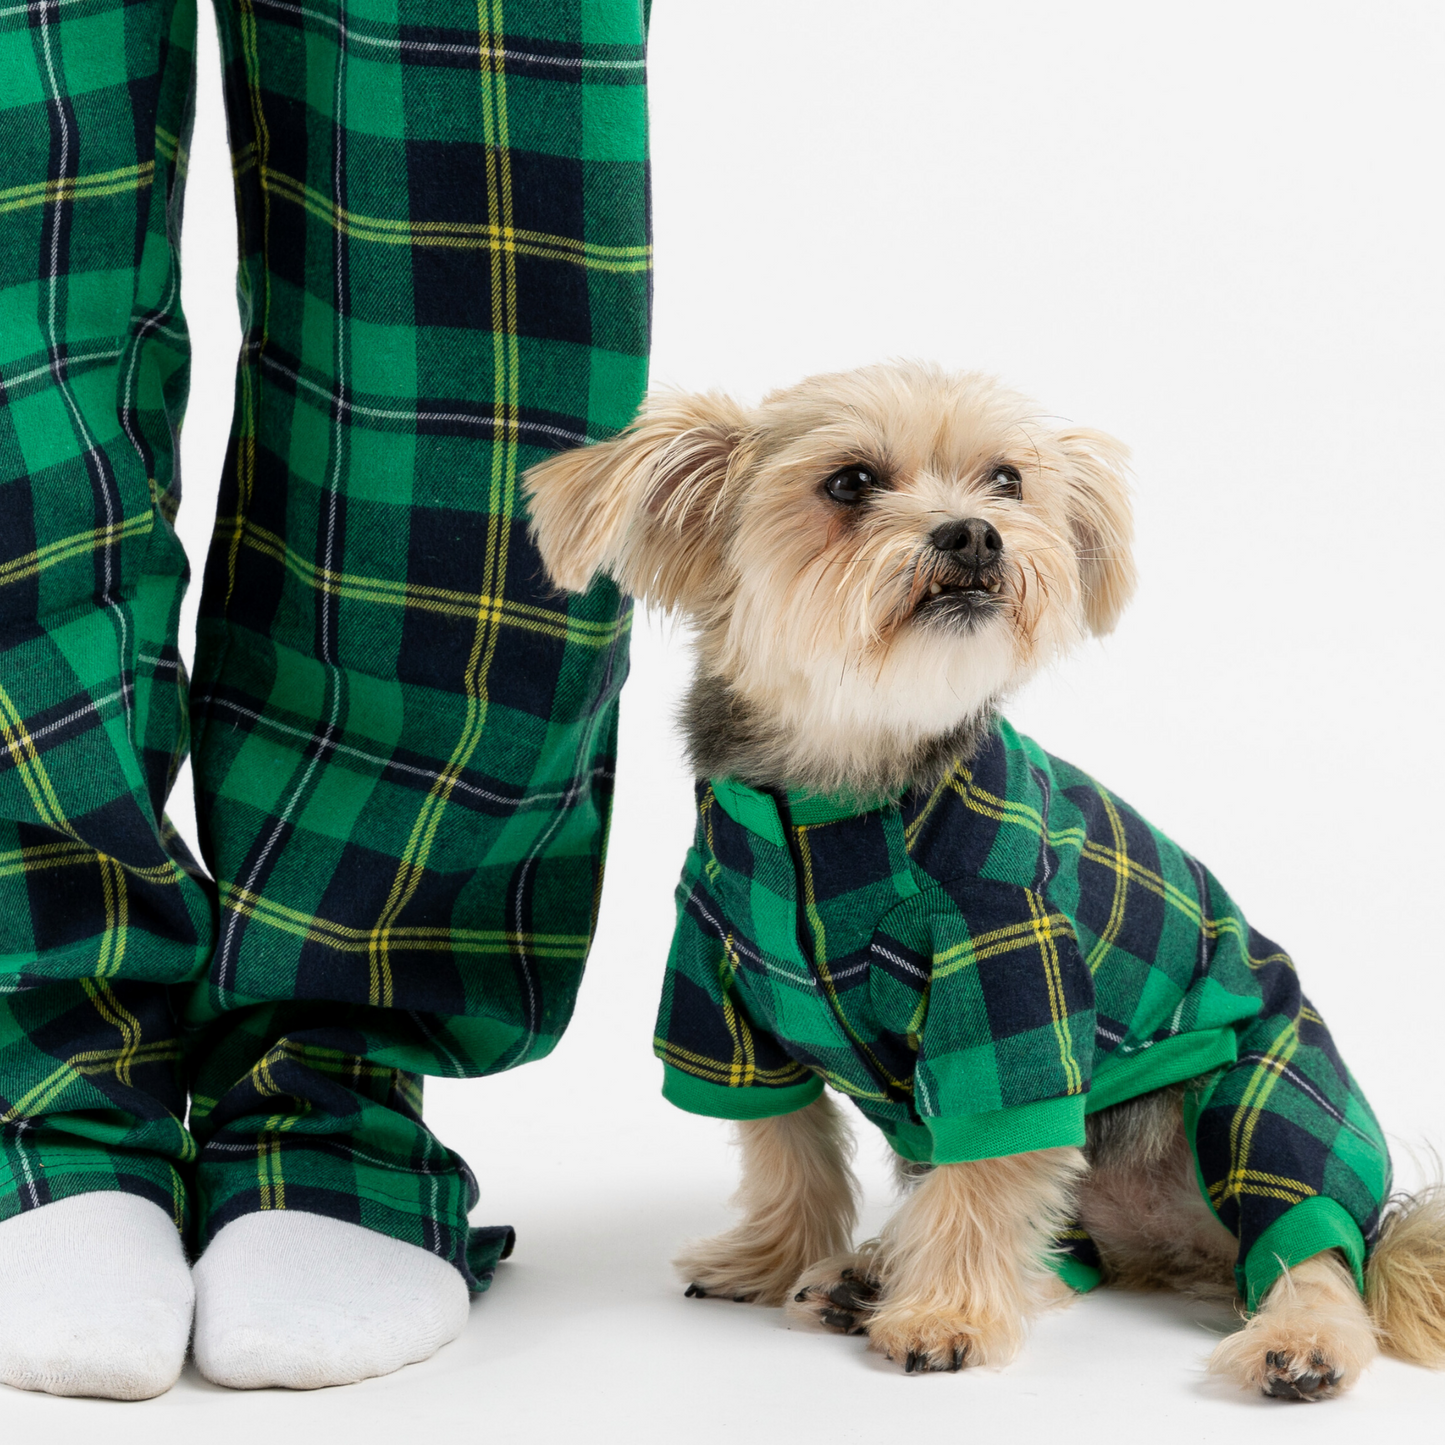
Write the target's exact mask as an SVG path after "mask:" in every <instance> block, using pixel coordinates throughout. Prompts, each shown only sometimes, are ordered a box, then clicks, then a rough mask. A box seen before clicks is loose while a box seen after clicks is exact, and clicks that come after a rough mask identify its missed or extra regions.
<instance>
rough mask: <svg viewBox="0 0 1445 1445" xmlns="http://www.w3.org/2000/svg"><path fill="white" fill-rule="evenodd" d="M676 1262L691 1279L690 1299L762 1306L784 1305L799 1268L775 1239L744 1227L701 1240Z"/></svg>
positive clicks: (686, 1277)
mask: <svg viewBox="0 0 1445 1445" xmlns="http://www.w3.org/2000/svg"><path fill="white" fill-rule="evenodd" d="M673 1264H674V1265H675V1266H676V1268H677V1272H678V1274H680V1275H681V1276H682V1278H683V1279H684V1280H686V1281H687V1289H686V1291H685V1293H686V1295H687V1297H688V1299H730V1300H736V1301H737V1302H738V1303H739V1304H760V1305H779V1304H782V1302H783V1300H784V1299H786V1298H787V1292H788V1285H789V1284H790V1283H791V1281H792V1279H793V1277H794V1275H795V1274H796V1273H797V1268H798V1266H797V1261H796V1260H795V1259H790V1258H788V1257H787V1254H786V1252H784V1251H782V1250H780V1249H779V1248H778V1247H777V1245H776V1243H775V1242H773V1241H769V1240H767V1239H765V1238H764V1239H759V1238H758V1237H757V1236H756V1235H754V1234H752V1233H751V1232H749V1231H747V1230H742V1229H734V1230H729V1231H728V1232H727V1233H726V1234H719V1235H717V1236H716V1237H715V1238H713V1239H704V1240H700V1241H699V1242H698V1243H697V1244H694V1245H693V1246H692V1247H691V1248H690V1249H688V1250H687V1251H686V1252H685V1253H683V1254H681V1255H679V1256H678V1258H677V1259H675V1260H673Z"/></svg>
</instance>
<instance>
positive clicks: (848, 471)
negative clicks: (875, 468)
mask: <svg viewBox="0 0 1445 1445" xmlns="http://www.w3.org/2000/svg"><path fill="white" fill-rule="evenodd" d="M877 484H878V478H877V477H876V476H874V474H873V472H872V470H871V468H869V467H857V466H855V467H842V468H840V469H839V470H838V471H836V472H834V473H833V475H832V476H831V477H829V478H828V480H827V481H826V482H824V483H823V490H824V491H825V492H827V494H828V495H829V496H830V497H832V499H833V500H834V501H835V502H844V503H846V504H847V505H848V506H852V505H853V503H854V502H861V501H862V500H863V493H864V492H866V491H867V490H868V489H869V487H873V486H876V485H877Z"/></svg>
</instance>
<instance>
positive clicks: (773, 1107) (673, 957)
mask: <svg viewBox="0 0 1445 1445" xmlns="http://www.w3.org/2000/svg"><path fill="white" fill-rule="evenodd" d="M744 947H746V944H744V943H743V942H742V941H741V940H739V939H737V938H736V937H735V936H734V935H733V933H732V931H731V930H730V929H729V927H728V925H727V923H726V921H725V917H724V914H723V910H722V908H721V907H720V906H719V905H718V902H717V900H716V898H715V897H714V896H713V894H712V893H711V891H710V890H709V889H708V887H707V883H706V875H705V873H704V869H703V864H702V859H701V858H700V856H699V855H698V853H697V850H696V849H694V850H693V851H692V852H691V853H690V854H689V855H688V860H687V865H686V867H685V868H684V870H683V875H682V881H681V883H679V884H678V889H677V928H676V930H675V932H674V933H673V937H672V949H671V952H670V953H669V955H668V960H667V975H666V978H665V980H664V982H663V989H662V1004H661V1006H660V1008H659V1011H658V1019H657V1035H656V1038H655V1039H654V1043H653V1048H654V1051H655V1052H656V1054H657V1056H658V1057H659V1058H660V1059H661V1060H662V1062H663V1084H662V1092H663V1096H664V1097H665V1098H666V1099H668V1100H669V1101H670V1102H671V1103H673V1104H676V1105H677V1106H678V1108H680V1109H686V1110H687V1111H688V1112H689V1113H693V1114H706V1115H708V1116H710V1117H712V1118H716V1119H767V1118H772V1117H774V1116H775V1115H778V1114H790V1113H792V1112H793V1111H794V1110H796V1109H801V1108H803V1107H805V1106H806V1105H808V1104H811V1103H812V1102H813V1100H814V1099H816V1098H817V1097H818V1095H819V1094H821V1093H822V1092H823V1080H822V1079H821V1078H820V1077H819V1076H818V1075H817V1074H815V1073H813V1072H812V1070H810V1069H809V1068H808V1067H807V1066H806V1065H804V1064H801V1063H799V1062H798V1061H797V1060H796V1059H793V1058H791V1057H789V1055H788V1054H787V1053H786V1051H785V1050H784V1049H783V1047H782V1045H781V1044H780V1043H779V1042H778V1040H777V1039H776V1038H775V1037H774V1036H773V1035H772V1034H771V1033H769V1032H767V1031H766V1030H765V1029H763V1028H760V1027H759V1026H758V1025H757V1024H756V1023H755V1022H754V1021H753V1019H752V1017H751V1016H750V1014H749V1012H748V1009H747V1006H746V1003H745V1001H744V998H743V991H742V989H741V988H740V987H739V985H738V982H737V975H738V972H739V967H740V964H741V957H740V953H739V950H740V949H741V948H744Z"/></svg>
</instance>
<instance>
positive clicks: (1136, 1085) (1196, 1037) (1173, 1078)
mask: <svg viewBox="0 0 1445 1445" xmlns="http://www.w3.org/2000/svg"><path fill="white" fill-rule="evenodd" d="M1238 1057H1239V1035H1238V1034H1236V1033H1235V1031H1234V1030H1233V1029H1232V1028H1230V1027H1228V1026H1226V1027H1224V1028H1219V1029H1211V1030H1209V1031H1208V1032H1207V1033H1200V1034H1176V1035H1175V1036H1174V1037H1173V1038H1172V1039H1160V1041H1159V1042H1158V1043H1157V1044H1151V1045H1150V1046H1149V1047H1148V1048H1147V1049H1141V1050H1140V1051H1139V1052H1138V1053H1136V1054H1131V1055H1130V1056H1129V1057H1128V1058H1126V1059H1121V1058H1120V1057H1119V1056H1118V1055H1117V1054H1114V1055H1111V1056H1110V1057H1109V1058H1108V1059H1106V1060H1104V1061H1103V1062H1102V1063H1101V1064H1100V1065H1099V1067H1098V1068H1097V1069H1096V1070H1095V1072H1094V1077H1093V1081H1092V1082H1091V1083H1090V1085H1089V1102H1088V1104H1087V1106H1086V1107H1087V1112H1088V1113H1090V1114H1093V1113H1095V1112H1096V1111H1097V1110H1099V1109H1107V1108H1109V1107H1110V1106H1111V1105H1113V1104H1122V1103H1124V1102H1125V1101H1126V1100H1128V1099H1137V1098H1138V1097H1139V1096H1140V1095H1141V1094H1152V1093H1153V1092H1154V1090H1155V1089H1164V1088H1167V1087H1168V1086H1169V1085H1170V1084H1182V1083H1183V1082H1184V1080H1185V1079H1194V1078H1197V1077H1198V1076H1199V1075H1200V1074H1207V1073H1209V1072H1211V1071H1212V1070H1214V1069H1218V1068H1220V1067H1222V1066H1223V1065H1225V1064H1232V1063H1233V1062H1234V1061H1235V1059H1237V1058H1238Z"/></svg>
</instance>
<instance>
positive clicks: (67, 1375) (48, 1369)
mask: <svg viewBox="0 0 1445 1445" xmlns="http://www.w3.org/2000/svg"><path fill="white" fill-rule="evenodd" d="M194 1298H195V1296H194V1291H193V1288H192V1285H191V1279H190V1271H189V1269H188V1268H187V1267H186V1257H185V1252H184V1250H183V1249H182V1247H181V1241H180V1236H179V1234H178V1233H177V1231H176V1227H175V1224H174V1223H173V1222H172V1220H171V1219H170V1217H169V1216H168V1215H167V1214H166V1213H165V1211H164V1210H162V1209H160V1208H159V1207H158V1206H157V1205H154V1204H152V1203H150V1202H149V1201H148V1200H145V1199H141V1198H139V1197H138V1196H136V1195H132V1194H124V1193H120V1192H117V1191H114V1190H105V1191H100V1192H97V1193H93V1194H80V1195H74V1196H72V1197H70V1198H67V1199H62V1200H58V1201H56V1202H55V1203H53V1204H46V1205H43V1206H42V1207H41V1208H39V1209H34V1210H28V1211H26V1212H25V1213H23V1214H17V1215H13V1216H12V1217H11V1218H10V1219H7V1220H6V1221H5V1222H4V1223H3V1224H0V1381H3V1382H4V1383H5V1384H7V1385H13V1386H15V1387H16V1388H17V1389H22V1390H40V1391H44V1392H45V1393H46V1394H51V1395H92V1396H100V1397H103V1398H105V1399H112V1400H146V1399H150V1398H151V1397H152V1396H154V1395H160V1394H164V1393H165V1391H167V1390H168V1389H170V1387H171V1386H172V1385H173V1384H175V1382H176V1380H177V1378H178V1377H179V1375H180V1373H181V1367H182V1365H183V1364H184V1363H185V1358H186V1343H187V1341H188V1339H189V1337H190V1332H191V1312H192V1305H193V1302H194Z"/></svg>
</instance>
